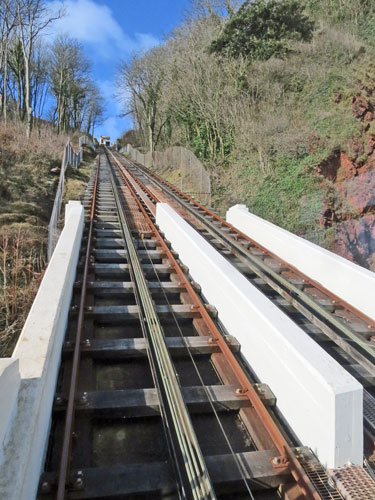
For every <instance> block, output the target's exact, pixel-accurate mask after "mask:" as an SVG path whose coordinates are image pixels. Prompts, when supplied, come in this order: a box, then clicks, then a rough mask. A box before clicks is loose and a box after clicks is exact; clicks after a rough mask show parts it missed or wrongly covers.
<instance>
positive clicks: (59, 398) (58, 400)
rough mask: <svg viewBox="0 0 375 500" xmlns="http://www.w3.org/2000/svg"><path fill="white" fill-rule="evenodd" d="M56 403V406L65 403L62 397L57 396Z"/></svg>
mask: <svg viewBox="0 0 375 500" xmlns="http://www.w3.org/2000/svg"><path fill="white" fill-rule="evenodd" d="M55 402H56V404H57V405H61V404H62V402H63V401H62V397H60V396H56V398H55Z"/></svg>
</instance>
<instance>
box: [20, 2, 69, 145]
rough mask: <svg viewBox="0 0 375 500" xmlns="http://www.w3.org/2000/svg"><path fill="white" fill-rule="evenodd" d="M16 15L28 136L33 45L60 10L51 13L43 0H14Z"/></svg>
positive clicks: (29, 128)
mask: <svg viewBox="0 0 375 500" xmlns="http://www.w3.org/2000/svg"><path fill="white" fill-rule="evenodd" d="M16 12H17V14H16V17H17V27H18V33H19V38H20V41H21V47H22V54H23V59H24V64H25V105H26V118H27V137H30V134H31V130H32V126H33V109H32V105H31V98H32V94H31V80H30V74H31V59H32V54H33V47H34V44H35V41H36V39H37V38H38V36H39V34H40V33H41V32H42V31H43V30H44V29H45V28H46V27H47V26H48V25H49V24H50V23H51V22H52V21H54V20H56V19H58V18H60V17H61V15H62V12H61V11H59V12H57V13H56V14H52V13H51V12H50V10H49V8H48V6H47V3H46V1H45V0H16Z"/></svg>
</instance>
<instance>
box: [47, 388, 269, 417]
mask: <svg viewBox="0 0 375 500" xmlns="http://www.w3.org/2000/svg"><path fill="white" fill-rule="evenodd" d="M257 390H259V388H257ZM262 390H263V391H264V393H263V402H264V403H265V404H266V405H267V406H274V405H275V402H276V400H275V397H274V395H273V394H272V392H271V391H270V390H269V389H267V390H266V389H262ZM181 392H182V395H183V399H184V402H185V404H186V405H187V407H188V409H189V412H190V413H207V412H210V411H212V406H214V408H215V410H216V411H217V412H226V411H238V410H240V409H241V408H249V407H250V406H251V404H250V401H249V399H248V398H247V397H246V396H241V394H238V388H237V387H234V386H229V385H211V386H210V385H208V386H205V387H202V386H195V387H194V386H192V387H181ZM65 409H66V398H65V397H64V395H63V394H61V393H58V394H56V397H55V404H54V408H53V411H54V413H55V414H58V413H61V412H64V411H65ZM76 412H77V414H80V413H82V414H92V415H95V417H99V416H100V417H102V418H111V419H115V418H123V417H133V418H143V417H150V416H155V415H159V414H160V408H159V399H158V394H157V390H156V389H155V388H145V389H123V390H112V391H109V390H105V391H84V392H81V393H77V396H76Z"/></svg>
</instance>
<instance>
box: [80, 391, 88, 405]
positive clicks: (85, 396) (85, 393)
mask: <svg viewBox="0 0 375 500" xmlns="http://www.w3.org/2000/svg"><path fill="white" fill-rule="evenodd" d="M80 401H81V403H87V392H84V393H83V394H82V396H81V398H80Z"/></svg>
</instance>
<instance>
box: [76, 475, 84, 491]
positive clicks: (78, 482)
mask: <svg viewBox="0 0 375 500" xmlns="http://www.w3.org/2000/svg"><path fill="white" fill-rule="evenodd" d="M74 486H75V487H76V488H79V489H81V488H83V479H82V478H80V477H77V479H76V480H75V481H74Z"/></svg>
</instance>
